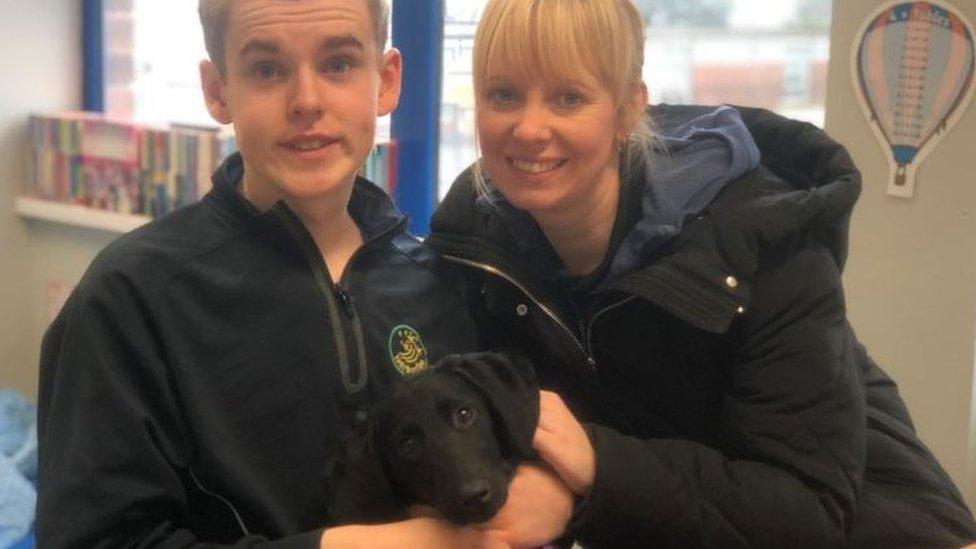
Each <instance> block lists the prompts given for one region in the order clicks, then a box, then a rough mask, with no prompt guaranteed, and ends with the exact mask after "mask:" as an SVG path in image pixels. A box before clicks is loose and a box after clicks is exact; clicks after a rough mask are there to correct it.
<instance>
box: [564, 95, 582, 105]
mask: <svg viewBox="0 0 976 549" xmlns="http://www.w3.org/2000/svg"><path fill="white" fill-rule="evenodd" d="M582 103H583V96H582V95H580V94H578V93H576V92H565V93H563V94H562V95H560V96H559V104H560V105H561V106H563V107H578V106H579V105H580V104H582Z"/></svg>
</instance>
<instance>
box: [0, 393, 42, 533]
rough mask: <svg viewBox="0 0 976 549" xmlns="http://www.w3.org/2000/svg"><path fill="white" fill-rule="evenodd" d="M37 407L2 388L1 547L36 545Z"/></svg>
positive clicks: (0, 451)
mask: <svg viewBox="0 0 976 549" xmlns="http://www.w3.org/2000/svg"><path fill="white" fill-rule="evenodd" d="M36 478H37V408H36V406H34V405H33V404H31V403H30V402H28V401H27V400H26V399H25V398H24V397H23V396H21V395H20V394H19V393H17V392H15V391H11V390H9V389H0V547H17V548H24V547H34V537H33V535H32V534H31V528H32V527H33V524H34V506H35V505H36V503H37V491H36V490H35V489H34V484H33V482H34V481H35V479H36Z"/></svg>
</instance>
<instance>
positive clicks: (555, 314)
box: [429, 107, 976, 548]
mask: <svg viewBox="0 0 976 549" xmlns="http://www.w3.org/2000/svg"><path fill="white" fill-rule="evenodd" d="M668 109H669V108H668V107H655V109H652V110H651V116H652V118H654V117H655V116H659V115H666V114H667V113H668ZM740 111H741V114H742V117H743V120H744V121H745V123H746V125H747V126H748V127H749V130H750V132H751V133H752V134H753V136H754V138H755V140H756V143H757V145H758V146H759V149H760V150H761V152H762V164H761V165H760V166H759V167H758V168H757V169H755V170H752V171H751V172H749V173H747V174H746V175H744V176H742V177H740V178H738V179H737V180H736V181H734V182H732V183H730V184H729V185H727V186H726V187H725V188H724V189H723V190H722V191H721V192H720V193H719V195H718V196H717V198H715V199H714V200H713V201H712V202H711V204H710V205H709V206H708V207H707V208H705V209H704V210H703V211H701V212H700V214H699V215H697V217H695V218H694V219H691V220H689V221H688V222H687V223H686V224H685V226H684V228H683V229H682V231H681V232H680V234H679V235H678V236H677V237H675V238H673V239H671V240H670V241H669V242H668V243H667V244H666V245H665V246H663V247H662V248H660V249H658V250H657V251H656V252H655V254H654V256H653V257H652V258H650V259H648V260H646V261H645V263H644V264H643V266H642V267H640V268H639V269H637V270H634V271H632V272H629V273H628V274H624V275H622V276H619V277H616V278H611V279H609V280H605V281H604V282H602V283H601V284H600V285H598V286H597V287H596V289H595V290H593V291H592V292H591V293H590V295H589V296H587V297H588V299H587V306H586V307H585V308H584V309H583V310H582V311H580V312H579V313H578V314H573V313H572V312H570V313H568V314H567V311H573V310H574V308H573V307H566V306H564V305H563V304H564V303H565V300H566V298H565V296H564V295H562V294H561V292H560V291H559V290H558V289H557V288H555V287H554V286H553V285H552V284H547V283H545V282H544V280H547V278H546V276H545V275H544V274H543V273H539V272H538V269H536V268H534V267H533V265H534V264H535V263H534V262H531V261H528V260H527V259H526V256H525V254H523V253H517V252H513V250H516V249H518V247H517V246H514V245H513V243H514V242H515V241H516V240H517V239H522V238H523V237H524V236H525V235H520V234H514V233H513V232H512V231H513V229H512V224H510V223H506V222H505V220H504V218H503V216H499V215H498V210H497V208H496V207H494V206H490V205H487V204H486V203H485V202H484V201H479V200H477V199H476V195H475V192H474V190H473V187H472V182H471V180H470V176H469V174H464V175H462V176H461V178H460V179H459V181H457V182H455V184H454V187H453V189H452V190H451V192H450V194H449V195H448V197H447V198H446V200H445V201H444V203H443V204H442V205H441V207H440V209H439V210H438V212H437V214H436V215H435V218H434V220H433V225H432V231H433V232H432V235H431V237H430V239H429V242H430V243H431V244H433V246H434V247H435V248H436V249H437V250H438V251H439V252H441V253H442V254H443V255H444V256H445V257H447V258H449V259H451V260H452V261H454V262H455V263H456V264H458V265H461V266H463V269H462V270H463V271H465V272H466V273H467V277H466V278H467V280H468V281H469V282H470V284H469V289H468V290H469V292H470V295H469V297H470V299H471V300H472V301H473V302H475V303H476V304H478V305H479V307H480V309H481V310H482V312H483V313H484V319H483V320H484V322H485V323H486V326H485V329H486V331H489V332H492V333H493V334H494V336H495V337H497V338H498V339H497V341H498V342H499V344H505V345H513V346H515V347H517V348H519V349H520V350H521V351H522V352H524V353H526V354H527V355H529V356H530V357H532V358H533V359H534V360H535V362H536V364H537V367H538V369H539V376H540V380H541V381H542V383H543V386H548V387H550V388H552V389H554V390H556V391H557V392H559V393H561V394H562V395H563V397H564V398H565V399H566V400H567V402H568V403H569V405H570V407H571V408H572V409H573V410H574V412H575V413H576V414H577V415H578V416H579V417H580V418H581V419H582V420H584V421H587V422H591V425H590V426H589V427H590V434H591V437H592V441H593V443H594V447H595V449H596V456H597V464H596V466H597V471H596V477H595V481H594V485H593V489H592V492H591V494H590V496H589V499H588V501H587V502H586V503H585V505H584V506H583V509H582V512H581V513H580V514H579V515H578V516H577V517H576V520H575V522H574V534H575V535H576V536H577V537H578V538H579V539H580V540H581V541H583V542H584V543H585V544H586V545H587V546H595V547H631V546H634V547H652V546H653V547H843V546H852V547H873V548H880V547H884V548H895V547H919V548H921V547H927V548H934V547H946V548H947V547H958V546H962V545H964V544H965V543H966V542H972V541H973V540H976V524H974V521H973V517H972V515H971V513H970V512H969V510H968V509H967V508H966V506H965V504H964V503H963V501H962V498H961V496H960V494H959V492H958V491H957V489H956V488H955V487H954V486H953V484H952V482H951V481H950V480H949V478H948V477H947V475H946V474H945V472H944V471H943V470H942V469H941V467H940V466H939V464H938V463H937V461H936V460H935V458H934V457H933V456H932V454H931V453H930V452H929V450H928V449H927V448H926V447H925V446H924V445H923V444H922V443H921V442H920V441H919V438H918V436H917V435H916V433H915V431H914V428H913V426H912V423H911V419H910V417H909V414H908V412H907V410H906V408H905V405H904V403H903V402H902V400H901V398H900V397H899V395H898V391H897V388H896V386H895V384H894V382H892V381H891V379H890V378H889V377H888V376H886V375H885V373H884V372H883V371H882V370H881V369H880V368H878V366H877V365H876V364H875V363H874V362H873V361H872V360H871V359H870V358H869V357H868V355H867V354H866V352H865V350H864V348H863V347H862V346H861V345H859V344H858V342H857V340H856V338H855V336H854V333H853V331H852V329H851V327H850V325H849V324H848V322H847V318H846V312H845V304H844V295H843V290H842V286H841V271H842V269H843V266H844V260H845V256H846V248H847V226H848V219H849V216H850V212H851V209H852V207H853V205H854V202H855V201H856V198H857V195H858V192H859V188H860V175H859V173H858V172H857V170H856V169H855V167H854V166H853V164H852V161H851V159H850V157H849V156H848V155H847V153H846V152H845V151H844V149H843V148H842V147H841V146H840V145H838V144H837V143H835V142H834V141H832V140H831V139H830V138H829V137H827V136H826V134H824V133H823V132H822V131H820V130H819V129H817V128H815V127H813V126H811V125H809V124H803V123H798V122H793V121H789V120H786V119H783V118H781V117H779V116H776V115H774V114H772V113H769V112H767V111H761V110H750V109H740ZM647 184H648V185H653V184H654V182H653V181H649V182H647ZM576 310H578V309H576Z"/></svg>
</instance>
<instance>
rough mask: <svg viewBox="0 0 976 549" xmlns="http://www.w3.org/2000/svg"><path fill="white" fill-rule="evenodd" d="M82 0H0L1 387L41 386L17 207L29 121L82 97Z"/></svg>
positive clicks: (27, 246) (31, 289)
mask: <svg viewBox="0 0 976 549" xmlns="http://www.w3.org/2000/svg"><path fill="white" fill-rule="evenodd" d="M79 5H80V2H74V1H71V2H66V1H64V0H31V1H30V2H21V1H15V0H0V9H2V13H3V17H2V18H0V51H3V52H4V54H3V61H2V65H0V67H2V69H3V71H2V72H3V74H4V76H5V78H4V82H3V85H2V86H0V255H2V258H3V259H2V260H0V357H2V358H0V386H8V387H13V388H16V389H18V390H20V391H23V392H25V393H27V394H29V395H32V394H33V393H34V392H35V388H36V383H37V381H36V377H37V370H36V363H37V344H38V341H39V335H38V334H37V329H36V325H35V324H34V322H33V316H32V315H31V311H33V310H34V305H35V303H36V301H35V300H34V298H35V297H36V292H37V285H36V284H35V283H34V282H33V279H34V277H33V273H32V271H33V265H32V257H33V255H34V254H33V250H32V247H31V242H32V241H31V235H30V228H29V227H28V226H27V225H26V224H25V223H24V222H23V221H22V220H20V219H19V218H17V217H16V216H15V215H14V213H13V204H14V197H15V196H16V195H17V194H18V193H20V192H21V191H22V190H23V188H24V181H25V178H26V171H27V164H26V158H27V152H26V140H25V128H26V121H27V115H28V114H29V113H31V112H34V111H44V110H63V109H73V108H77V107H78V106H79V104H80V101H81V97H80V95H81V93H80V92H81V85H80V78H81V54H80V44H81V38H80V26H81V25H80V20H81V19H80V8H79Z"/></svg>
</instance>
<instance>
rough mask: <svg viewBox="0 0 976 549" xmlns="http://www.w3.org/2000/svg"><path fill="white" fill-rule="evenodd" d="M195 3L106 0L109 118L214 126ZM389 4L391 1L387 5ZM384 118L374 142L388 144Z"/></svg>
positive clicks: (385, 119) (201, 35) (201, 33)
mask: <svg viewBox="0 0 976 549" xmlns="http://www.w3.org/2000/svg"><path fill="white" fill-rule="evenodd" d="M197 4H198V0H167V1H166V2H160V1H159V0H105V3H104V9H105V44H106V68H105V73H106V74H105V82H106V90H105V96H106V102H105V103H106V105H105V110H106V112H107V113H108V114H110V115H114V116H119V117H122V118H125V119H133V120H136V121H139V122H147V123H161V124H165V123H172V122H175V123H182V124H190V125H200V126H214V125H216V122H214V120H213V119H212V118H211V117H210V114H209V113H208V112H207V109H206V107H205V106H204V103H203V95H202V92H201V91H200V75H199V72H198V69H197V67H198V65H199V63H200V61H201V60H202V59H206V58H207V50H206V48H205V46H204V43H203V30H202V29H201V28H200V19H199V17H198V15H197ZM391 4H392V2H391ZM389 128H390V123H389V117H384V118H383V119H381V120H380V122H379V125H378V128H377V140H378V141H387V140H389V134H390V130H389Z"/></svg>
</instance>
